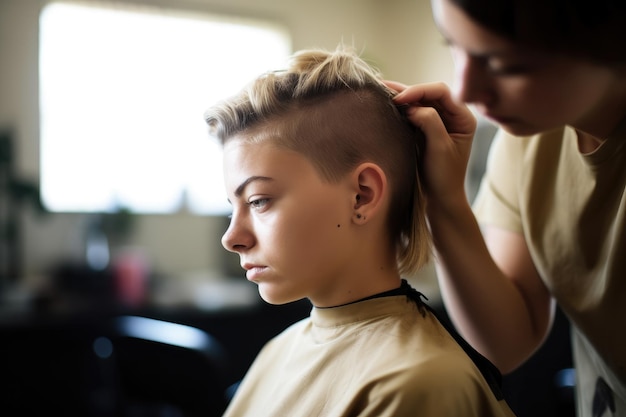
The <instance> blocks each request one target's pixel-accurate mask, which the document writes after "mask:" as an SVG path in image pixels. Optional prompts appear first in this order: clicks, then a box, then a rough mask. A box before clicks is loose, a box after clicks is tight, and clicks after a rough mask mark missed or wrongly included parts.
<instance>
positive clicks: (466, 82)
mask: <svg viewBox="0 0 626 417" xmlns="http://www.w3.org/2000/svg"><path fill="white" fill-rule="evenodd" d="M453 58H454V67H455V71H454V77H455V80H454V95H455V97H456V98H457V99H458V100H459V101H463V102H465V103H472V104H482V105H486V106H489V105H490V104H492V103H493V102H494V101H495V99H496V95H495V91H494V88H493V83H492V81H493V80H492V75H491V74H489V69H488V68H487V66H486V63H485V60H484V58H481V57H476V56H472V55H470V54H468V53H467V52H465V51H462V50H458V49H457V48H455V50H454V51H453Z"/></svg>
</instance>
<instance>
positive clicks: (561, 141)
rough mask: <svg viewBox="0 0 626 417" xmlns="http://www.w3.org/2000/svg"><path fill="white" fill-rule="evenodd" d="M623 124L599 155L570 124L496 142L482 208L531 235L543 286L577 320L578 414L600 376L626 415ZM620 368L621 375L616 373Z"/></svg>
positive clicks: (586, 409)
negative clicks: (582, 147) (580, 141)
mask: <svg viewBox="0 0 626 417" xmlns="http://www.w3.org/2000/svg"><path fill="white" fill-rule="evenodd" d="M625 189H626V123H622V125H621V127H619V128H618V129H617V131H616V132H615V133H614V134H613V135H611V136H610V137H609V139H608V140H607V141H606V142H605V143H604V144H603V145H602V146H600V147H599V148H598V149H596V150H595V151H594V152H593V153H591V154H587V155H582V154H581V153H580V152H579V151H578V146H577V140H576V133H575V131H574V130H573V129H571V128H564V129H558V130H554V131H551V132H548V133H545V134H541V135H537V136H533V137H527V138H517V137H510V136H508V135H506V134H504V133H499V134H498V136H497V137H496V139H495V140H494V143H493V146H492V149H491V152H490V156H489V160H488V167H487V174H486V176H485V178H484V179H483V183H482V185H481V189H480V191H479V194H478V196H477V199H476V202H475V212H476V214H477V217H478V219H479V222H480V223H481V224H489V225H494V226H498V227H501V228H504V229H507V230H511V231H514V232H519V233H522V234H523V235H524V237H525V238H526V242H527V244H528V247H529V249H530V253H531V255H532V258H533V261H534V262H535V266H536V267H537V270H538V271H539V274H540V275H541V277H542V279H543V281H544V282H545V285H546V286H547V287H548V289H549V290H550V291H551V292H552V294H553V295H554V297H555V298H556V300H557V301H558V303H559V305H560V306H561V308H562V309H563V311H564V312H565V313H566V314H567V315H568V316H569V318H570V320H571V321H572V323H573V345H574V354H575V358H574V360H575V364H576V367H577V373H578V377H579V379H578V389H579V392H578V400H579V417H584V416H591V402H592V400H593V396H594V392H595V385H596V382H597V380H598V377H602V378H603V379H604V380H606V382H607V383H608V384H609V385H610V386H611V388H612V389H613V391H614V394H615V395H614V396H615V400H616V402H617V406H618V410H617V411H618V414H605V415H606V416H612V415H619V416H626V386H625V385H624V383H625V382H626V193H625ZM618 373H619V374H620V375H621V383H620V380H619V378H618V376H617V374H618Z"/></svg>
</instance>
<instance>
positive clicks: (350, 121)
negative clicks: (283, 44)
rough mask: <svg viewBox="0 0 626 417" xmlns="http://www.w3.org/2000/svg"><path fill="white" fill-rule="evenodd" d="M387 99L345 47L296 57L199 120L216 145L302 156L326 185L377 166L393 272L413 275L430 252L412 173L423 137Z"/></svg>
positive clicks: (375, 77)
mask: <svg viewBox="0 0 626 417" xmlns="http://www.w3.org/2000/svg"><path fill="white" fill-rule="evenodd" d="M394 95H395V93H394V92H393V91H391V90H390V89H388V88H387V87H386V86H385V85H384V84H383V82H382V79H381V75H380V74H379V73H378V71H376V70H375V69H374V68H373V67H371V66H370V65H369V64H367V63H366V62H365V61H364V60H363V59H361V58H360V57H359V56H358V55H357V54H356V53H355V51H354V50H352V49H351V48H348V47H346V46H340V47H339V48H337V50H336V51H332V52H329V51H324V50H303V51H299V52H297V53H295V54H294V55H293V56H292V60H291V62H290V65H289V67H288V68H287V69H285V70H283V71H275V72H270V73H267V74H263V75H261V76H260V77H259V78H257V79H256V80H254V81H253V82H252V83H251V84H249V85H248V86H247V87H246V88H244V89H243V90H242V91H241V92H240V93H239V94H238V95H236V96H234V97H232V98H230V99H228V100H225V101H223V102H221V103H218V104H217V105H215V106H213V107H211V108H210V109H209V110H208V111H207V112H206V114H205V119H206V121H207V123H208V125H209V128H210V131H211V133H212V134H213V135H214V136H216V137H217V138H218V139H219V140H220V141H221V142H222V144H225V143H226V142H228V141H229V140H231V139H232V138H233V137H235V136H237V137H239V138H243V140H249V141H261V140H270V141H272V142H273V143H275V144H276V145H277V146H282V147H285V148H287V149H290V150H294V151H296V152H299V153H301V154H302V155H304V156H306V157H307V158H308V159H309V160H310V161H311V162H312V164H313V165H314V166H315V167H316V169H317V170H318V172H319V173H320V176H321V177H322V178H324V179H325V180H326V181H329V182H331V183H332V182H336V181H339V180H340V179H341V178H343V177H344V176H345V175H346V174H348V173H349V172H350V171H351V170H353V169H354V168H356V167H357V166H358V165H359V164H360V163H362V162H373V163H376V164H378V165H379V166H380V167H381V168H382V169H383V171H384V172H385V174H386V175H387V179H388V183H389V186H390V189H391V203H390V207H389V212H388V216H387V222H388V226H389V227H388V233H389V236H388V237H389V240H390V242H391V244H392V245H394V246H395V249H396V255H397V258H398V267H399V270H400V272H401V273H407V274H412V273H414V272H416V271H417V270H418V269H419V268H420V267H422V266H423V265H424V264H425V263H426V262H427V261H428V259H429V256H430V252H431V236H430V231H429V228H428V226H427V224H426V215H425V199H424V196H423V192H422V186H421V175H419V169H418V167H419V163H420V159H421V154H422V147H423V144H424V136H423V134H422V132H421V131H419V130H417V129H416V127H415V126H414V125H413V124H412V123H411V122H410V121H408V120H407V118H406V117H405V116H404V115H403V113H402V111H401V109H399V108H398V107H397V106H396V105H395V104H394V103H393V100H392V97H393V96H394ZM259 132H260V133H261V134H259Z"/></svg>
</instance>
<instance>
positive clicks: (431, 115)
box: [385, 81, 476, 210]
mask: <svg viewBox="0 0 626 417" xmlns="http://www.w3.org/2000/svg"><path fill="white" fill-rule="evenodd" d="M385 83H386V84H387V86H388V87H390V88H391V89H393V90H395V91H398V95H397V96H396V97H395V98H394V101H395V102H396V103H398V104H408V105H410V108H409V109H408V110H407V116H408V118H409V120H411V121H412V122H413V123H414V124H415V125H416V126H417V127H419V128H420V129H421V130H422V131H423V132H424V134H425V136H426V152H425V158H424V172H425V176H426V193H427V196H428V200H429V206H431V208H434V207H433V205H434V206H436V209H446V210H447V209H452V210H454V207H455V205H457V204H458V203H459V202H460V201H466V196H465V173H466V170H467V163H468V160H469V155H470V150H471V147H472V138H473V137H474V132H475V130H476V118H475V117H474V115H473V114H472V113H471V111H470V110H469V109H468V108H467V106H465V105H464V104H462V103H458V102H457V101H455V100H454V99H453V98H452V94H451V93H450V89H449V88H448V87H447V86H446V85H445V84H443V83H432V84H417V85H413V86H405V85H403V84H400V83H397V82H393V81H386V82H385Z"/></svg>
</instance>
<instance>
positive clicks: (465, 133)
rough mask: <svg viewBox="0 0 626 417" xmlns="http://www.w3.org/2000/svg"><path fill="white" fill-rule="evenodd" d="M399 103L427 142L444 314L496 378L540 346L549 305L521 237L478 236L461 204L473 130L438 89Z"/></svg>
mask: <svg viewBox="0 0 626 417" xmlns="http://www.w3.org/2000/svg"><path fill="white" fill-rule="evenodd" d="M388 85H390V86H391V87H392V88H394V89H396V90H397V91H401V93H400V94H398V96H397V97H396V101H397V102H398V103H405V104H410V105H411V108H410V109H409V111H408V112H407V114H408V116H409V118H410V119H411V120H412V121H413V123H415V124H416V125H417V126H418V127H420V128H421V129H422V131H423V132H424V133H425V135H426V138H427V140H426V157H425V161H424V172H425V176H426V194H427V199H428V220H429V224H430V227H431V229H432V233H433V238H434V243H435V249H436V257H437V275H438V278H439V282H440V286H441V291H442V296H443V298H444V302H445V304H446V308H447V310H448V312H449V314H450V316H451V318H452V320H453V322H454V324H455V326H456V327H457V328H458V329H459V331H460V332H461V334H462V335H463V336H464V337H465V338H466V339H467V340H468V341H469V342H470V343H471V344H472V345H473V346H474V347H475V348H476V349H477V350H479V351H480V352H481V353H482V354H483V355H485V356H486V357H488V358H489V359H490V360H491V361H492V362H493V363H494V364H495V365H496V366H498V367H499V368H500V370H501V371H502V372H503V373H507V372H510V371H512V370H513V369H515V368H516V367H517V366H519V365H520V364H521V363H522V362H523V361H524V360H525V359H527V358H528V357H529V356H530V355H531V354H532V353H533V352H534V351H535V350H536V349H537V347H538V346H539V345H540V344H541V343H542V342H543V340H544V338H545V337H546V335H547V333H548V331H549V329H550V326H551V323H552V317H553V312H554V303H553V301H552V298H551V296H550V294H549V292H548V290H547V289H546V287H545V286H544V284H543V283H542V281H541V279H540V278H539V275H538V273H537V271H536V269H535V267H534V264H533V262H532V259H531V257H530V254H529V251H528V247H527V245H526V242H525V240H524V237H523V236H522V235H520V234H516V233H512V232H508V231H505V230H502V229H497V228H486V229H485V230H484V235H483V233H481V230H480V228H479V226H478V223H477V221H476V218H475V217H474V214H473V212H472V209H471V207H470V204H469V202H468V200H467V197H466V194H465V187H464V179H465V172H466V168H467V162H468V160H469V154H470V149H471V141H472V137H473V134H474V131H475V127H476V122H475V119H474V117H473V115H472V114H471V112H470V111H469V110H468V109H467V107H466V106H464V105H462V104H458V103H456V102H455V101H454V100H453V99H452V96H451V94H450V91H449V90H448V88H447V87H446V86H445V85H444V84H440V83H438V84H424V85H416V86H412V87H405V86H403V85H401V84H397V83H388Z"/></svg>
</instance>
